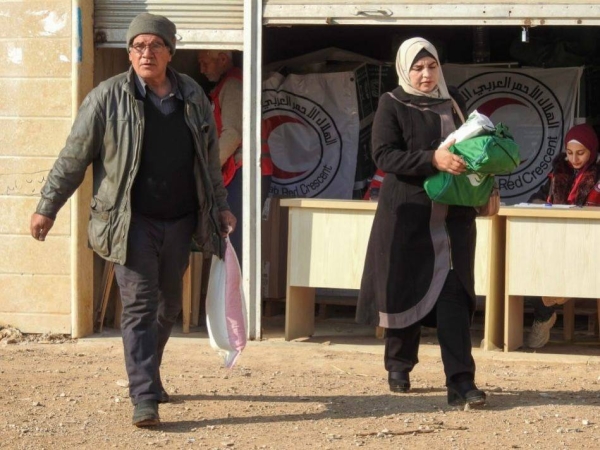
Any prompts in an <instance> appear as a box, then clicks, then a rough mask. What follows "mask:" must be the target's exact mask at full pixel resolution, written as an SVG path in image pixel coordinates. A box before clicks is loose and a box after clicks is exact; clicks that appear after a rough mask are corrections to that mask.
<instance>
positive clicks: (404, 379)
mask: <svg viewBox="0 0 600 450" xmlns="http://www.w3.org/2000/svg"><path fill="white" fill-rule="evenodd" d="M388 384H389V385H390V391H392V392H408V391H409V390H410V378H409V375H408V372H388Z"/></svg>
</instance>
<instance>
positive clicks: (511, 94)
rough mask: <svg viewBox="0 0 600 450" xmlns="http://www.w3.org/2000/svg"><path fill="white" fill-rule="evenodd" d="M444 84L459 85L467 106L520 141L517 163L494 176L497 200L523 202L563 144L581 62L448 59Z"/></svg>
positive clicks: (548, 169)
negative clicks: (482, 63) (504, 63)
mask: <svg viewBox="0 0 600 450" xmlns="http://www.w3.org/2000/svg"><path fill="white" fill-rule="evenodd" d="M443 72H444V78H445V79H446V83H447V84H448V85H452V86H456V87H458V89H459V91H460V93H461V95H462V96H463V98H464V99H465V100H466V102H467V109H468V111H469V112H471V111H473V110H475V109H476V110H477V111H479V112H480V113H481V114H484V115H486V116H488V117H489V118H490V119H491V120H492V122H493V123H494V124H497V123H498V122H502V123H504V124H505V125H507V126H508V127H509V129H510V131H511V132H512V134H513V136H514V138H515V141H516V142H517V144H519V147H520V153H521V161H522V164H521V165H520V166H519V167H518V168H517V169H516V170H515V171H514V172H513V173H511V174H510V175H507V176H498V177H496V179H497V181H498V184H499V186H500V194H501V197H502V201H503V202H504V203H506V204H508V205H511V204H515V203H519V202H524V201H527V200H528V199H529V197H530V196H531V194H533V193H534V192H536V191H537V190H538V189H539V187H540V186H541V185H542V184H543V183H544V182H545V181H546V179H547V176H548V173H549V172H550V171H551V168H552V166H551V162H552V160H553V159H554V157H555V156H556V155H557V154H558V153H559V152H561V151H562V150H563V147H564V146H563V138H564V135H565V134H566V132H567V131H568V130H569V128H570V127H571V126H572V125H573V119H574V115H575V102H576V99H577V96H578V90H579V80H580V78H581V74H582V73H583V68H581V67H573V68H571V67H569V68H558V69H537V68H536V69H502V68H491V67H475V66H464V65H454V64H447V65H445V66H443Z"/></svg>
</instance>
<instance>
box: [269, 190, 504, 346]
mask: <svg viewBox="0 0 600 450" xmlns="http://www.w3.org/2000/svg"><path fill="white" fill-rule="evenodd" d="M281 206H285V207H288V208H289V234H288V275H287V292H286V298H287V301H286V313H285V339H286V340H288V341H289V340H292V339H296V338H299V337H304V336H311V335H312V334H313V333H314V330H315V317H314V315H315V288H317V287H319V288H338V289H359V288H360V281H361V277H362V272H363V266H364V261H365V255H366V251H367V243H368V241H369V235H370V232H371V226H372V224H373V218H374V216H375V210H376V208H377V203H375V202H368V201H362V200H324V199H282V200H281ZM502 226H503V220H502V219H500V218H498V217H495V218H479V219H477V232H478V233H477V234H478V235H477V254H476V261H475V263H476V266H475V290H476V292H477V294H478V295H485V296H486V318H485V335H484V344H483V347H484V348H485V349H487V350H492V349H496V348H499V347H501V346H502V343H503V336H502V333H503V298H504V296H503V291H502V289H503V278H502V275H503V273H502V272H503V270H502V269H503V267H504V263H503V258H502V255H503V252H502V249H503V247H504V240H503V237H504V233H503V230H502Z"/></svg>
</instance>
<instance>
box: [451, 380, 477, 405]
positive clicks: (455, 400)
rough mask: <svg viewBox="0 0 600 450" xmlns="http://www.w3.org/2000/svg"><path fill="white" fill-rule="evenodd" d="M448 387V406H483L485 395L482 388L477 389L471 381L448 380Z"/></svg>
mask: <svg viewBox="0 0 600 450" xmlns="http://www.w3.org/2000/svg"><path fill="white" fill-rule="evenodd" d="M447 387H448V404H449V405H450V406H464V405H469V406H475V407H476V406H483V405H485V401H486V395H485V392H483V391H482V390H479V389H477V386H475V383H473V382H472V381H458V382H450V383H448V384H447Z"/></svg>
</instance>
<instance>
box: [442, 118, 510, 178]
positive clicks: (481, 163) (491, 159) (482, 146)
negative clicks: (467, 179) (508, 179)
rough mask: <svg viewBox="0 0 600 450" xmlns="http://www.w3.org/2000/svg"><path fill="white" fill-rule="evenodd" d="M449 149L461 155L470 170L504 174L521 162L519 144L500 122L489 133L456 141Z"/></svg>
mask: <svg viewBox="0 0 600 450" xmlns="http://www.w3.org/2000/svg"><path fill="white" fill-rule="evenodd" d="M450 151H451V152H452V153H454V154H456V155H460V156H462V157H463V159H464V160H465V163H466V164H467V170H468V171H471V172H477V173H483V174H490V175H504V174H508V173H510V172H512V171H513V170H515V169H516V168H517V166H518V165H519V164H520V163H521V156H520V155H519V146H518V145H517V143H516V142H515V141H514V139H513V137H512V134H511V133H510V131H509V130H508V128H507V127H506V126H505V125H503V124H502V123H499V124H497V125H496V129H495V131H494V132H493V133H491V134H487V135H483V136H476V137H474V138H470V139H466V140H464V141H461V142H457V143H456V144H454V145H453V146H452V147H450Z"/></svg>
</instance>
